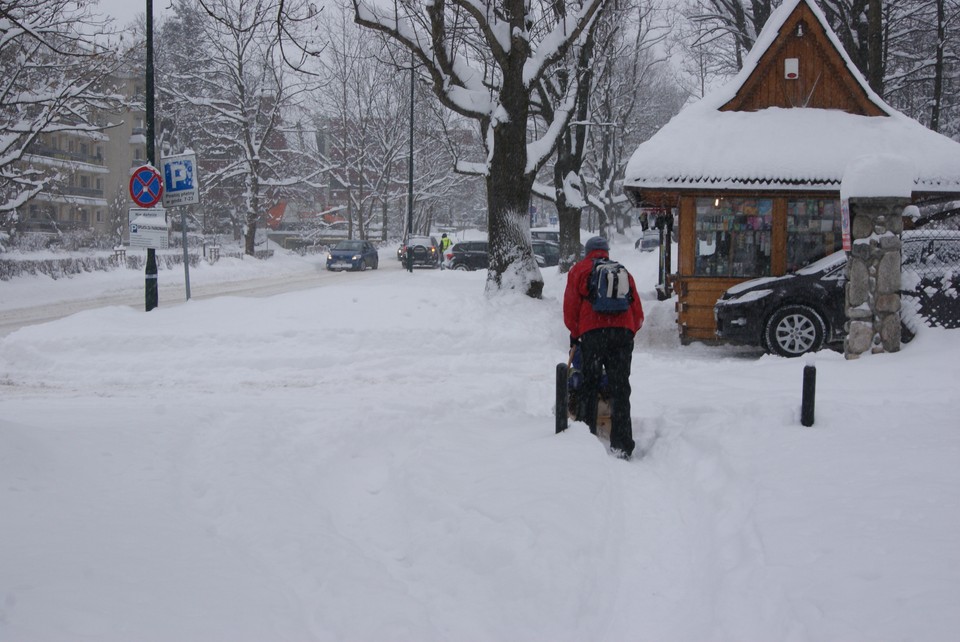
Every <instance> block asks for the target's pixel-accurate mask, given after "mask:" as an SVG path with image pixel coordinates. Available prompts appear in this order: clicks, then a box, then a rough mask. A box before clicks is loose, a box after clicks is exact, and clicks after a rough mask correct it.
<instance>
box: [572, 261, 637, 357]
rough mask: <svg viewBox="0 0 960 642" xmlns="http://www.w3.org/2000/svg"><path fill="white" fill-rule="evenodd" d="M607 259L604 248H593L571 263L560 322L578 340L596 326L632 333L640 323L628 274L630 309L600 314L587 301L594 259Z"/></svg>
mask: <svg viewBox="0 0 960 642" xmlns="http://www.w3.org/2000/svg"><path fill="white" fill-rule="evenodd" d="M607 258H610V256H609V252H607V251H606V250H594V251H593V252H590V254H588V255H587V256H586V257H585V258H584V259H583V260H581V261H580V262H578V263H577V264H576V265H574V266H573V267H572V268H571V269H570V272H569V273H568V274H567V289H566V291H565V292H564V294H563V322H564V323H565V324H566V326H567V329H568V330H570V336H571V337H573V338H574V339H579V338H580V337H581V336H582V335H583V333H585V332H590V330H596V329H598V328H627V329H628V330H630V331H631V332H633V333H636V332H637V330H639V329H640V327H641V326H642V325H643V306H642V305H640V295H639V294H638V293H637V285H636V284H635V283H634V282H633V275H631V276H630V291H631V292H633V301H632V302H631V303H630V309H629V310H627V311H626V312H624V313H622V314H601V313H599V312H594V311H593V306H592V305H591V304H590V300H589V298H588V295H589V285H590V283H589V281H590V272H591V271H592V270H593V260H594V259H607Z"/></svg>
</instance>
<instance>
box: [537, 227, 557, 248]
mask: <svg viewBox="0 0 960 642" xmlns="http://www.w3.org/2000/svg"><path fill="white" fill-rule="evenodd" d="M530 238H531V239H532V240H534V241H552V242H553V243H556V244H557V245H560V230H555V229H553V228H548V227H535V228H533V229H531V230H530Z"/></svg>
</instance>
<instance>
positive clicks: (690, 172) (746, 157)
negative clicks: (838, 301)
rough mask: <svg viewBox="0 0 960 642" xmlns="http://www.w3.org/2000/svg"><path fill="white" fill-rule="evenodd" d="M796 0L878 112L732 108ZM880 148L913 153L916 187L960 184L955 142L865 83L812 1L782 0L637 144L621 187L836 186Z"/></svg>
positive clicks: (945, 188) (958, 188)
mask: <svg viewBox="0 0 960 642" xmlns="http://www.w3.org/2000/svg"><path fill="white" fill-rule="evenodd" d="M801 4H804V5H806V8H808V9H809V10H810V12H812V13H813V15H814V16H815V18H816V19H817V20H818V21H819V22H820V26H821V27H822V29H823V35H824V36H825V37H826V39H827V40H828V41H829V43H830V44H831V45H832V47H833V48H834V49H835V50H836V53H837V54H839V56H840V59H841V60H842V61H843V64H844V65H845V69H841V70H838V71H839V72H840V73H847V74H849V78H845V79H844V80H845V81H847V83H848V85H850V86H851V87H852V88H853V89H854V90H856V91H857V92H858V96H859V99H860V100H861V103H862V104H864V105H866V106H867V107H869V108H871V109H872V110H873V112H874V113H880V114H882V115H874V116H868V115H859V114H854V113H848V112H846V111H843V110H840V109H822V108H809V107H767V108H764V109H759V110H756V111H736V110H735V109H736V107H735V106H736V104H737V103H738V102H742V100H741V99H742V97H743V93H742V92H743V91H745V90H746V89H749V88H750V87H751V84H752V83H753V84H755V82H756V77H755V76H754V72H756V71H757V70H758V69H760V70H761V72H763V71H767V72H769V69H768V68H767V67H769V62H768V60H769V56H768V57H767V58H764V54H766V53H767V52H768V50H770V49H771V47H773V48H774V49H776V45H778V44H779V43H781V42H782V41H783V39H782V38H780V36H781V33H780V32H781V30H782V28H783V26H784V24H785V23H786V22H787V21H788V19H789V18H790V17H791V16H792V15H793V14H794V12H795V11H797V9H798V6H799V5H801ZM758 65H760V66H759V67H758ZM861 92H862V93H861ZM874 106H875V109H873V107H874ZM879 154H897V155H900V156H901V157H903V158H905V159H906V160H907V161H908V163H912V165H913V166H914V167H915V168H916V175H915V177H914V184H915V186H916V190H915V191H916V192H934V193H960V143H957V142H955V141H953V140H951V139H949V138H947V137H946V136H943V135H941V134H938V133H936V132H934V131H931V130H929V129H927V128H926V127H924V126H923V125H921V124H920V123H918V122H917V121H915V120H913V119H911V118H909V117H907V116H905V115H904V114H901V113H900V112H898V111H897V110H895V109H893V108H892V107H890V106H889V105H887V104H886V103H885V102H884V101H883V100H882V99H881V98H880V97H879V96H878V95H877V94H876V93H875V92H874V91H873V90H872V89H870V87H869V85H868V84H867V82H866V80H865V79H864V78H863V76H862V74H860V72H859V71H858V70H857V68H856V66H855V65H854V64H853V62H852V61H851V60H850V58H849V56H848V55H847V54H846V52H845V51H844V50H843V47H842V46H841V45H840V42H839V40H838V39H837V36H836V34H834V33H833V30H832V29H830V27H829V26H828V24H827V21H826V18H825V16H824V15H823V13H822V12H821V11H820V8H819V7H818V6H817V5H816V3H815V2H813V1H812V0H785V2H784V3H783V4H782V5H780V7H779V8H778V9H777V10H776V11H774V12H773V13H772V14H771V15H770V18H769V19H768V21H767V23H766V25H765V27H764V29H763V31H762V32H761V34H760V36H759V37H758V38H757V42H756V45H755V46H754V48H753V49H752V50H751V51H750V54H749V55H748V56H747V58H746V59H745V61H744V66H743V69H742V70H741V72H740V73H739V74H738V75H737V76H736V77H735V78H734V79H733V80H732V81H731V82H730V83H728V84H726V85H724V86H723V87H721V88H719V89H718V90H716V91H715V92H712V93H711V94H709V95H708V96H706V97H705V98H703V99H702V100H700V101H699V102H697V103H694V104H692V105H689V106H688V107H686V108H685V109H684V110H683V111H681V112H680V114H678V115H677V116H676V117H674V118H673V119H672V120H671V121H670V122H669V123H667V125H665V126H664V127H663V128H662V129H661V130H660V131H659V132H658V133H657V134H655V135H654V136H653V137H652V138H651V139H650V140H648V141H647V142H645V143H643V144H641V145H640V146H639V147H638V148H637V150H636V151H635V152H634V154H633V156H632V158H631V159H630V162H629V163H628V164H627V168H626V174H625V180H624V188H625V189H627V190H631V191H637V190H670V189H710V190H729V189H750V190H755V189H760V190H804V191H809V190H822V191H839V189H840V184H841V181H842V179H843V175H844V172H845V170H846V168H847V166H848V165H849V164H850V163H851V162H853V161H854V160H856V159H859V158H861V157H864V156H875V155H879Z"/></svg>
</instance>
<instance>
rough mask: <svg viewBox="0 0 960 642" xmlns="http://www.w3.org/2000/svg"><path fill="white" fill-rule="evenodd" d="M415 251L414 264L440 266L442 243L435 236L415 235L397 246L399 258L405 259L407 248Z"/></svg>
mask: <svg viewBox="0 0 960 642" xmlns="http://www.w3.org/2000/svg"><path fill="white" fill-rule="evenodd" d="M408 247H409V248H410V251H411V252H412V253H413V264H414V265H426V266H427V267H433V268H435V267H440V244H439V243H437V239H436V238H435V237H433V236H413V235H411V236H410V237H409V238H408V239H407V240H406V241H404V242H403V243H401V244H400V247H399V248H397V260H399V261H401V262H402V261H403V260H404V258H405V256H404V255H405V253H406V251H407V248H408Z"/></svg>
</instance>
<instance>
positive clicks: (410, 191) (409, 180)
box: [407, 50, 416, 237]
mask: <svg viewBox="0 0 960 642" xmlns="http://www.w3.org/2000/svg"><path fill="white" fill-rule="evenodd" d="M415 79H416V70H415V69H414V57H413V51H412V50H411V51H410V159H409V160H408V161H407V236H408V237H409V236H410V235H411V234H413V90H414V81H415Z"/></svg>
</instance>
